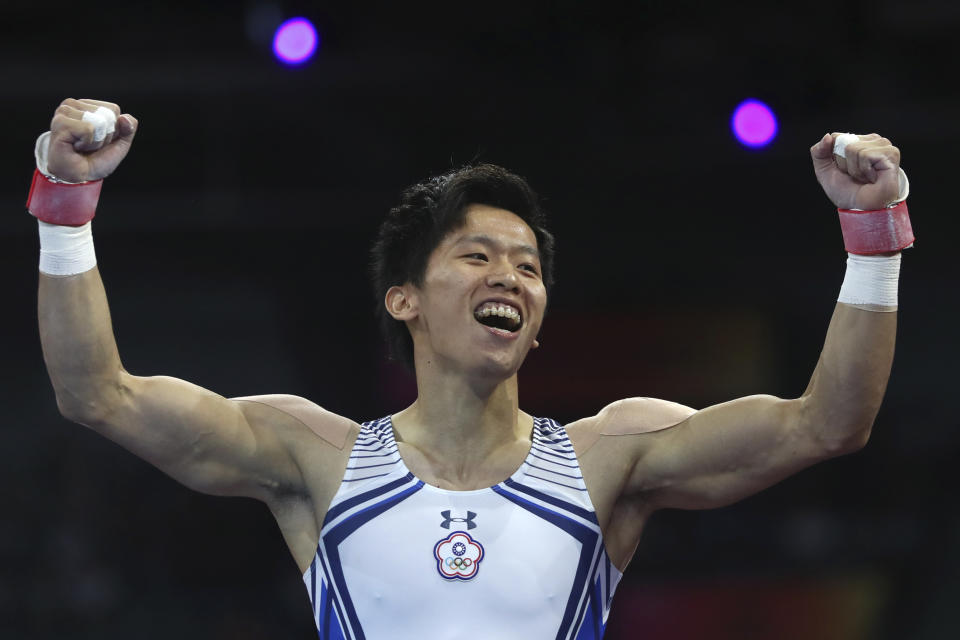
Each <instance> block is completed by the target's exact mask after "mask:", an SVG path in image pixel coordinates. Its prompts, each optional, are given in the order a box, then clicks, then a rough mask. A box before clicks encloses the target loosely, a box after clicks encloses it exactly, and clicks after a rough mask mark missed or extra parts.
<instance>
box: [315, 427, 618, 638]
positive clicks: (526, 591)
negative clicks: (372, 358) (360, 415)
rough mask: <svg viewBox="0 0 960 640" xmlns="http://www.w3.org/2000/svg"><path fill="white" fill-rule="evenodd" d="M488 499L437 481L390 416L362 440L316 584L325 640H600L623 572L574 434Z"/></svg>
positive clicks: (536, 437)
mask: <svg viewBox="0 0 960 640" xmlns="http://www.w3.org/2000/svg"><path fill="white" fill-rule="evenodd" d="M532 439H533V443H532V446H531V447H530V452H529V453H528V454H527V457H526V459H525V460H524V462H523V464H522V465H521V466H520V468H519V469H518V470H517V471H516V472H515V473H514V474H513V475H512V476H510V477H509V478H508V479H507V480H505V481H503V482H501V483H499V484H497V485H495V486H493V487H490V488H487V489H478V490H475V491H448V490H444V489H439V488H437V487H434V486H431V485H428V484H425V483H424V482H423V481H422V480H419V479H418V478H416V477H415V476H414V475H413V474H412V473H410V471H409V470H408V469H407V467H406V465H405V464H404V463H403V460H402V459H401V457H400V454H399V452H398V450H397V444H396V441H395V439H394V435H393V425H392V423H391V420H390V417H389V416H388V417H386V418H382V419H380V420H377V421H374V422H367V423H364V424H363V425H362V429H361V431H360V433H359V435H358V436H357V440H356V442H355V444H354V446H353V451H352V452H351V456H350V461H349V463H348V465H347V470H346V472H345V473H344V477H343V482H342V483H341V485H340V489H339V490H338V491H337V494H336V495H335V496H334V498H333V500H332V502H331V504H330V508H329V510H328V511H327V516H326V519H325V520H324V523H323V528H322V529H321V532H320V541H319V544H318V545H317V553H316V556H315V557H314V559H313V563H312V564H311V565H310V568H309V569H307V572H306V573H305V574H304V576H303V580H304V582H305V583H306V586H307V591H308V592H309V594H310V601H311V602H312V604H313V616H314V620H315V621H316V624H317V631H318V633H319V635H320V638H321V639H323V640H335V639H336V640H339V639H341V638H342V639H348V638H349V639H362V638H369V639H370V640H381V639H389V640H402V639H406V638H410V639H416V640H425V639H431V640H434V639H436V640H447V639H454V638H470V639H471V640H511V639H513V638H516V639H518V640H519V639H521V638H522V639H524V640H530V639H536V640H539V639H541V638H543V639H546V638H556V639H557V640H560V639H569V640H599V639H600V638H601V637H602V636H603V631H604V628H605V626H606V621H607V615H608V614H609V611H610V602H611V600H612V599H613V592H614V590H615V589H616V586H617V583H618V582H619V581H620V577H621V574H620V572H619V571H618V570H617V569H616V567H614V566H613V565H612V564H611V562H610V559H609V558H608V557H607V553H606V550H605V548H604V545H603V539H602V536H601V532H600V526H599V524H598V523H597V517H596V514H595V513H594V509H593V504H592V503H591V502H590V497H589V496H588V494H587V488H586V485H584V482H583V476H582V474H581V473H580V466H579V464H578V463H577V458H576V455H575V454H574V451H573V447H572V446H571V444H570V439H569V438H568V437H567V434H566V431H565V430H564V428H563V427H562V426H561V425H560V424H558V423H557V422H555V421H553V420H550V419H546V418H535V419H534V426H533V435H532Z"/></svg>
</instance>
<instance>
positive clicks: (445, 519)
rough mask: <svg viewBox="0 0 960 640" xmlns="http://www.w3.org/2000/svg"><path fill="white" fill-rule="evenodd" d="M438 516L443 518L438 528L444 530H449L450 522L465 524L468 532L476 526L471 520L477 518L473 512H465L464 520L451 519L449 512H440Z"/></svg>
mask: <svg viewBox="0 0 960 640" xmlns="http://www.w3.org/2000/svg"><path fill="white" fill-rule="evenodd" d="M440 515H442V516H443V522H441V523H440V526H441V527H443V528H444V529H449V528H450V523H451V522H466V523H467V530H468V531H469V530H470V529H475V528H476V526H477V523H476V522H474V521H473V519H474V518H476V517H477V514H475V513H474V512H473V511H467V517H466V518H451V517H450V511H449V510H447V511H441V512H440Z"/></svg>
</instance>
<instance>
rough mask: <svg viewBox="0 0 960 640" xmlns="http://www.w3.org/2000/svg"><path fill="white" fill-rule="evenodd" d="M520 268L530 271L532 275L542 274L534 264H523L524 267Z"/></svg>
mask: <svg viewBox="0 0 960 640" xmlns="http://www.w3.org/2000/svg"><path fill="white" fill-rule="evenodd" d="M520 268H521V269H525V270H526V271H529V272H530V273H540V272H539V271H537V266H536V265H534V264H530V263H529V262H525V263H523V264H522V265H520Z"/></svg>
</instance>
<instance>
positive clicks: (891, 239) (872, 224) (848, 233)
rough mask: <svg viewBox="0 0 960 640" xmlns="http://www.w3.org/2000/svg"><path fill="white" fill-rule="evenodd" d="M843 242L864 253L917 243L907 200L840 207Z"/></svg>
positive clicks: (851, 251) (901, 247) (847, 248)
mask: <svg viewBox="0 0 960 640" xmlns="http://www.w3.org/2000/svg"><path fill="white" fill-rule="evenodd" d="M837 211H838V212H839V213H840V229H841V230H842V231H843V245H844V247H845V248H846V250H847V251H848V252H850V253H857V254H860V255H864V256H869V255H874V254H877V253H889V252H891V251H900V250H901V249H906V248H907V247H909V246H910V245H912V244H913V241H914V238H913V227H911V226H910V213H909V211H907V201H906V200H904V201H903V202H900V203H899V204H897V205H896V206H893V207H888V208H886V209H875V210H873V211H857V210H856V209H837Z"/></svg>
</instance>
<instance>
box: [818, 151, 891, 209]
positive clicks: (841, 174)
mask: <svg viewBox="0 0 960 640" xmlns="http://www.w3.org/2000/svg"><path fill="white" fill-rule="evenodd" d="M840 135H841V134H839V133H828V134H827V135H825V136H823V138H821V139H820V142H818V143H817V144H815V145H813V146H812V147H810V156H811V158H813V170H814V172H815V173H816V174H817V181H818V182H819V183H820V186H821V187H823V191H824V192H825V193H826V194H827V197H828V198H830V200H831V201H832V202H833V204H834V205H836V206H837V207H838V208H840V209H868V210H869V209H883V208H884V207H886V206H887V205H888V204H890V203H891V202H893V201H895V200H896V199H897V198H898V197H899V195H900V150H899V149H897V148H896V147H895V146H893V144H892V143H891V142H890V141H889V140H887V139H886V138H883V137H881V136H879V135H877V134H876V133H871V134H868V135H865V136H860V140H859V141H857V142H851V143H849V144H847V146H846V149H845V155H846V157H845V158H842V157H840V156H836V155H834V153H833V147H834V144H835V143H836V140H837V137H838V136H840Z"/></svg>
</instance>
